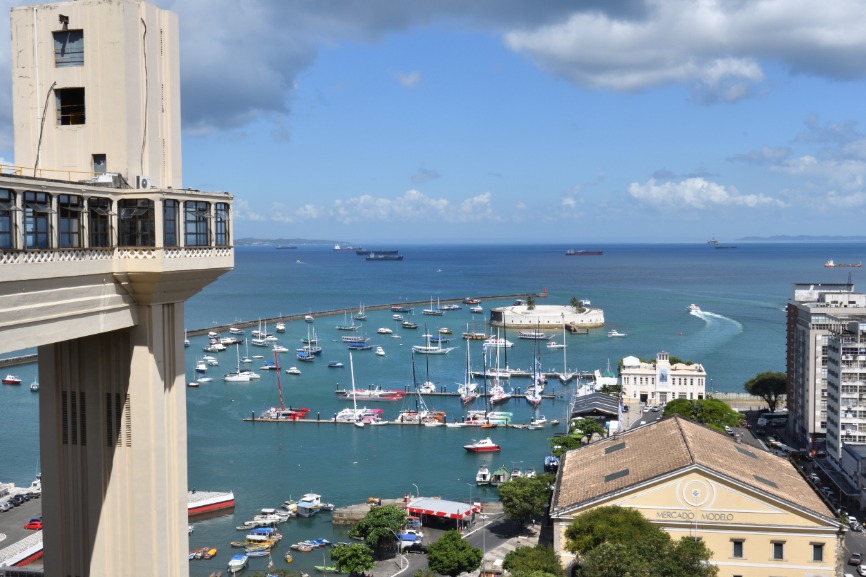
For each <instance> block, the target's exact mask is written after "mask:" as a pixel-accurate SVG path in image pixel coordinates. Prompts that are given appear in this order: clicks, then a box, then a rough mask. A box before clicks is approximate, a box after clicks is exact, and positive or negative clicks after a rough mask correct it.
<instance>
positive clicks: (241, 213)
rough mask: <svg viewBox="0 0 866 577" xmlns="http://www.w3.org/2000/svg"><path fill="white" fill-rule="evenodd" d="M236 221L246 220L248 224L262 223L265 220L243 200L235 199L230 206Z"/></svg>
mask: <svg viewBox="0 0 866 577" xmlns="http://www.w3.org/2000/svg"><path fill="white" fill-rule="evenodd" d="M232 208H233V210H234V216H233V218H235V219H236V220H246V221H250V222H257V221H263V220H265V218H264V217H263V216H262V215H261V214H259V213H257V212H255V211H254V210H252V209H251V208H250V203H249V202H248V201H246V200H244V199H243V198H240V197H235V200H234V203H233V205H232Z"/></svg>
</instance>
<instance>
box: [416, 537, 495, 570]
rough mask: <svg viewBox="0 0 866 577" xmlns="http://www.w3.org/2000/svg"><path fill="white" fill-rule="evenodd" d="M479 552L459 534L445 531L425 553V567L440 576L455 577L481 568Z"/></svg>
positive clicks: (480, 554)
mask: <svg viewBox="0 0 866 577" xmlns="http://www.w3.org/2000/svg"><path fill="white" fill-rule="evenodd" d="M481 556H482V553H481V550H480V549H476V548H475V547H473V546H472V545H470V544H469V543H467V542H466V541H464V540H463V538H462V537H461V536H460V533H459V532H457V531H454V530H451V531H446V532H445V533H444V534H443V535H442V537H440V538H439V540H438V541H436V542H435V543H433V544H432V545H430V547H429V549H428V551H427V565H428V566H429V567H430V570H431V571H433V572H435V573H439V574H440V575H450V576H451V577H456V576H457V575H459V574H460V573H464V572H467V571H474V570H476V569H478V567H480V566H481Z"/></svg>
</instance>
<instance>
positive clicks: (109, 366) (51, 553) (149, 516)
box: [39, 303, 189, 577]
mask: <svg viewBox="0 0 866 577" xmlns="http://www.w3.org/2000/svg"><path fill="white" fill-rule="evenodd" d="M138 314H139V315H140V316H139V324H138V325H137V326H135V327H133V328H130V329H124V330H120V331H114V332H110V333H103V334H99V335H95V336H92V337H84V338H80V339H75V340H71V341H65V342H61V343H56V344H53V345H46V346H43V347H40V348H39V374H40V379H41V382H42V383H43V386H42V388H41V390H40V406H39V411H40V423H41V429H40V445H41V453H42V462H43V476H42V478H43V498H44V505H43V511H44V513H45V521H46V529H45V531H44V533H43V535H44V543H45V557H44V559H45V573H46V574H47V575H68V576H74V577H109V576H111V577H114V576H116V575H127V576H132V577H139V576H140V577H150V576H153V575H160V576H167V577H186V576H188V575H189V568H188V565H187V564H186V563H181V562H180V561H182V560H183V559H184V556H185V555H186V553H187V550H188V543H189V540H188V537H187V530H186V528H187V525H188V520H187V470H186V452H187V451H186V389H185V376H184V360H183V359H184V348H183V336H182V335H183V304H182V303H169V304H157V305H149V306H144V305H142V306H139V307H138ZM42 393H45V394H42ZM133 551H134V552H135V561H134V562H131V561H130V554H131V552H133Z"/></svg>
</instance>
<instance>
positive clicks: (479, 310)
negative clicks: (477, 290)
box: [469, 305, 484, 315]
mask: <svg viewBox="0 0 866 577" xmlns="http://www.w3.org/2000/svg"><path fill="white" fill-rule="evenodd" d="M469 312H471V313H475V314H477V315H483V314H484V308H483V307H482V306H481V305H472V306H471V307H469Z"/></svg>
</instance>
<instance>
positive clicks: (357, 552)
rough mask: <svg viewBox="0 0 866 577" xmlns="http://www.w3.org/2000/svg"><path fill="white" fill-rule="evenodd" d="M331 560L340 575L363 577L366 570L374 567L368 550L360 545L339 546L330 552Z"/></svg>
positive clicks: (371, 555) (374, 563)
mask: <svg viewBox="0 0 866 577" xmlns="http://www.w3.org/2000/svg"><path fill="white" fill-rule="evenodd" d="M331 560H332V561H334V564H335V565H336V566H337V570H338V571H339V572H340V573H348V574H349V575H363V574H364V572H366V571H367V570H368V569H372V568H373V566H375V565H376V562H375V561H374V560H373V553H372V551H370V548H369V547H367V546H366V545H364V544H362V543H352V544H350V545H340V546H338V547H334V548H333V549H332V550H331Z"/></svg>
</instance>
